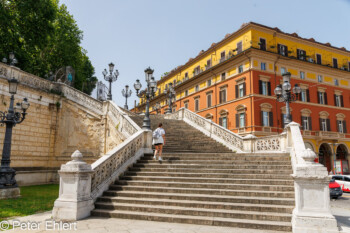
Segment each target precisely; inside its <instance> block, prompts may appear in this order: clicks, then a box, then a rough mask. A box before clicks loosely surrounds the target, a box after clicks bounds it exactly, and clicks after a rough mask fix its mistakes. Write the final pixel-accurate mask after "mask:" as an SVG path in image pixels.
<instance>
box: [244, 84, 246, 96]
mask: <svg viewBox="0 0 350 233" xmlns="http://www.w3.org/2000/svg"><path fill="white" fill-rule="evenodd" d="M245 94H246V91H245V82H244V83H243V96H245Z"/></svg>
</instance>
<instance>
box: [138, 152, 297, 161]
mask: <svg viewBox="0 0 350 233" xmlns="http://www.w3.org/2000/svg"><path fill="white" fill-rule="evenodd" d="M210 155H213V156H208V155H206V154H200V153H197V155H194V154H192V153H187V154H186V153H184V154H183V155H182V154H181V155H169V153H168V152H164V153H163V154H162V157H163V158H165V159H167V158H173V159H180V160H182V159H186V158H193V159H194V158H198V159H202V158H203V159H204V158H210V159H216V158H217V159H218V160H221V158H232V159H237V160H245V161H286V162H289V163H290V158H289V157H285V156H278V157H277V156H248V155H247V156H242V155H235V154H230V153H227V154H226V153H222V155H221V156H217V155H216V154H215V153H210ZM152 157H153V156H151V155H149V156H147V157H146V156H144V157H143V158H145V159H151V158H152Z"/></svg>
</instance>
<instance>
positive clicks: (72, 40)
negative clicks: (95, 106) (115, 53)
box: [0, 0, 96, 94]
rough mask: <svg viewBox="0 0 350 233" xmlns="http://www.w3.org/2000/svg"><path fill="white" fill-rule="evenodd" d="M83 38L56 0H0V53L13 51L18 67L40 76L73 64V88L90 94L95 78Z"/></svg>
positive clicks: (0, 54) (70, 16) (62, 6)
mask: <svg viewBox="0 0 350 233" xmlns="http://www.w3.org/2000/svg"><path fill="white" fill-rule="evenodd" d="M82 39H83V32H82V31H81V30H80V29H79V27H78V25H77V23H76V21H75V20H74V18H73V16H72V15H70V14H69V12H68V10H67V7H66V6H65V5H61V6H60V5H59V1H58V0H0V56H6V55H7V54H8V53H9V52H11V51H14V52H15V54H16V58H17V59H18V61H19V64H18V67H20V68H21V69H22V70H24V71H27V72H29V73H32V74H35V75H38V76H40V77H45V75H46V74H48V73H49V72H50V71H52V72H55V71H57V70H58V69H59V68H61V67H64V66H72V67H73V68H74V69H75V82H74V87H75V88H77V89H79V90H82V91H84V92H85V93H87V94H91V91H92V90H93V89H94V88H95V85H96V80H95V79H96V77H94V76H93V75H94V68H93V66H92V64H91V61H90V60H89V58H88V56H87V52H86V50H84V49H83V48H82V47H81V40H82Z"/></svg>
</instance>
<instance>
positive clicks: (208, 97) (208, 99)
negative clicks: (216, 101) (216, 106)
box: [207, 94, 211, 108]
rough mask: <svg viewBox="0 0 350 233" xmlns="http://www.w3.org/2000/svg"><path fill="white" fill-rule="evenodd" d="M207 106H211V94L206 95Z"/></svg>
mask: <svg viewBox="0 0 350 233" xmlns="http://www.w3.org/2000/svg"><path fill="white" fill-rule="evenodd" d="M207 107H208V108H210V107H211V94H208V95H207Z"/></svg>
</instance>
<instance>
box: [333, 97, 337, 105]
mask: <svg viewBox="0 0 350 233" xmlns="http://www.w3.org/2000/svg"><path fill="white" fill-rule="evenodd" d="M334 106H337V95H336V94H334Z"/></svg>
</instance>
